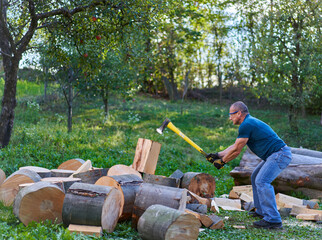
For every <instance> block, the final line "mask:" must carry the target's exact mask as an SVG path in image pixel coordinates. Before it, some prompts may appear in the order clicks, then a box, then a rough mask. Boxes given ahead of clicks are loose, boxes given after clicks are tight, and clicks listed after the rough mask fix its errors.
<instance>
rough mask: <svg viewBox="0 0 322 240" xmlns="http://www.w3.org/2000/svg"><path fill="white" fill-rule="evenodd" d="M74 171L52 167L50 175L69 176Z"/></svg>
mask: <svg viewBox="0 0 322 240" xmlns="http://www.w3.org/2000/svg"><path fill="white" fill-rule="evenodd" d="M74 172H75V171H74V170H66V169H52V170H51V176H52V177H69V176H70V175H72V174H73V173H74Z"/></svg>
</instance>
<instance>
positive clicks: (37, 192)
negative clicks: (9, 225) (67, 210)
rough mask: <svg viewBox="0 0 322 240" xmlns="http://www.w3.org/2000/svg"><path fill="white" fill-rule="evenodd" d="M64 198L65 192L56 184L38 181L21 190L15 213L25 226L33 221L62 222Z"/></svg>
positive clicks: (15, 205)
mask: <svg viewBox="0 0 322 240" xmlns="http://www.w3.org/2000/svg"><path fill="white" fill-rule="evenodd" d="M64 198H65V194H64V192H63V191H62V190H61V189H60V188H59V187H57V186H56V185H54V184H52V183H49V182H37V183H34V184H33V185H31V186H29V187H25V188H23V189H22V190H21V191H19V193H18V194H17V196H16V198H15V201H14V205H13V213H14V215H15V216H16V217H17V218H18V219H19V220H20V221H21V222H22V223H23V224H24V225H25V226H27V225H28V224H29V223H31V222H32V221H35V222H40V221H45V220H51V221H52V222H55V223H61V222H62V208H63V202H64Z"/></svg>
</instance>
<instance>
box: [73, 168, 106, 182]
mask: <svg viewBox="0 0 322 240" xmlns="http://www.w3.org/2000/svg"><path fill="white" fill-rule="evenodd" d="M107 171H108V168H95V169H91V170H88V171H86V172H81V173H76V174H74V175H73V177H74V178H80V179H82V183H91V184H94V183H95V182H96V181H97V180H98V179H100V178H101V177H103V176H106V175H107Z"/></svg>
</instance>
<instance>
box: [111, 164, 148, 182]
mask: <svg viewBox="0 0 322 240" xmlns="http://www.w3.org/2000/svg"><path fill="white" fill-rule="evenodd" d="M128 174H134V175H137V176H138V177H140V178H141V179H142V175H141V173H139V172H138V171H136V170H135V169H133V168H131V167H129V166H126V165H123V164H117V165H114V166H112V167H111V168H110V169H109V170H108V172H107V176H116V175H128Z"/></svg>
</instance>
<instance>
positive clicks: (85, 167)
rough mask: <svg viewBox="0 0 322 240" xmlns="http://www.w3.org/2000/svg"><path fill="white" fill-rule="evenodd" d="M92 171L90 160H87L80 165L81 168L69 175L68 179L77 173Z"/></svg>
mask: <svg viewBox="0 0 322 240" xmlns="http://www.w3.org/2000/svg"><path fill="white" fill-rule="evenodd" d="M90 169H93V167H92V162H91V160H87V161H86V162H84V163H83V164H82V166H80V167H79V168H78V169H77V170H76V171H75V172H74V173H73V174H72V175H70V176H69V177H70V178H72V177H74V175H75V174H78V173H82V172H87V171H88V170H90Z"/></svg>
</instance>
